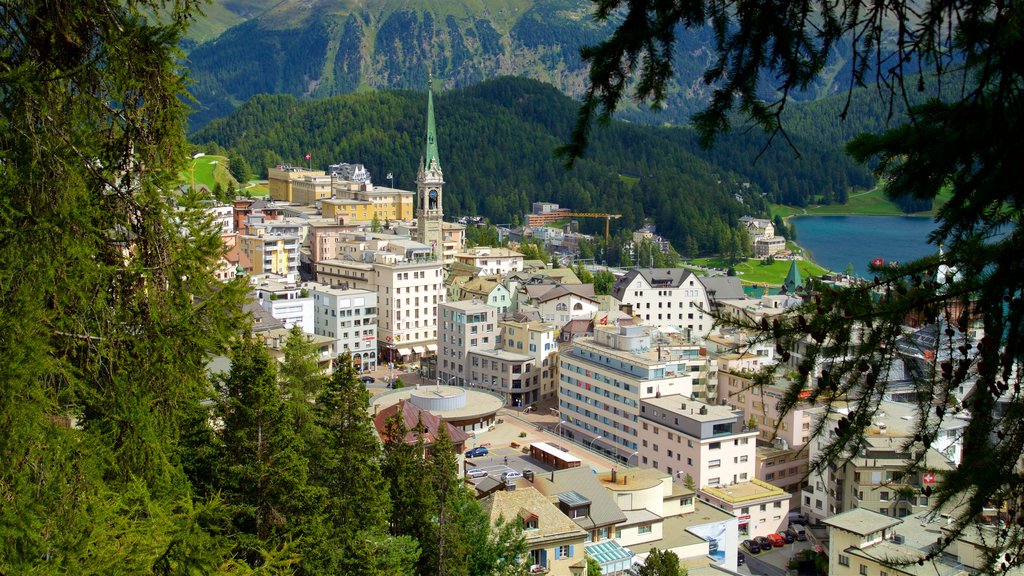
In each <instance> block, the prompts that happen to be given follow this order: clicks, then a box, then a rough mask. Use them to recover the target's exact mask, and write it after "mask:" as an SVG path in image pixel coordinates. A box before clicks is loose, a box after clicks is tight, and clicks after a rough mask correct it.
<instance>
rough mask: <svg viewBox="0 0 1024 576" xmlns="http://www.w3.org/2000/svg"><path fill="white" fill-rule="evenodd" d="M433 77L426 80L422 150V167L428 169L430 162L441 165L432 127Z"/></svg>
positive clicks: (434, 130)
mask: <svg viewBox="0 0 1024 576" xmlns="http://www.w3.org/2000/svg"><path fill="white" fill-rule="evenodd" d="M433 88H434V78H433V76H431V77H430V79H429V80H428V81H427V145H426V148H425V149H424V151H423V167H424V168H427V169H429V168H430V163H431V162H436V163H437V167H438V168H440V167H441V159H440V158H439V157H438V155H437V129H436V128H435V127H434V93H433Z"/></svg>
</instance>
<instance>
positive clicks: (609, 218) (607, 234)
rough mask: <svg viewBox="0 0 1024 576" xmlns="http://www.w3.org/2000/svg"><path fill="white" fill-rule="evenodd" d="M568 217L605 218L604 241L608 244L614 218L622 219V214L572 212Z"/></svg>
mask: <svg viewBox="0 0 1024 576" xmlns="http://www.w3.org/2000/svg"><path fill="white" fill-rule="evenodd" d="M566 216H572V217H575V218H604V241H605V242H608V240H609V239H611V234H610V232H609V230H610V227H611V226H610V225H611V222H612V218H615V219H618V218H622V214H605V213H604V212H570V213H569V214H566Z"/></svg>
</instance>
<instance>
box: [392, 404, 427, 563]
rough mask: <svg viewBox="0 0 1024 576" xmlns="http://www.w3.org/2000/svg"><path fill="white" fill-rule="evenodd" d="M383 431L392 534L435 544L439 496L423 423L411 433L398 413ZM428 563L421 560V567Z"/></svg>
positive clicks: (420, 542)
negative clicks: (428, 456)
mask: <svg viewBox="0 0 1024 576" xmlns="http://www.w3.org/2000/svg"><path fill="white" fill-rule="evenodd" d="M384 428H385V429H384V434H383V436H384V438H383V440H384V462H383V465H382V466H381V469H382V471H383V474H384V477H385V478H386V479H387V481H388V490H389V493H390V495H391V517H390V518H389V525H390V530H391V534H392V535H393V536H409V537H412V538H413V539H414V540H415V541H416V542H417V543H419V545H420V546H421V548H424V549H425V548H426V547H427V546H432V545H433V544H432V543H433V542H434V538H435V534H434V532H435V528H434V526H435V522H436V520H437V518H436V516H435V514H436V511H437V494H436V493H435V492H434V485H433V482H432V480H431V479H432V475H431V473H430V469H429V468H428V466H427V461H426V459H425V457H424V455H425V454H426V446H425V445H424V441H423V432H424V428H423V424H422V422H418V423H417V425H416V426H415V427H414V428H413V430H412V431H411V432H412V434H410V430H409V429H408V428H407V427H406V426H405V422H404V421H403V420H402V417H401V414H400V413H397V414H395V415H394V416H393V417H391V418H389V419H388V420H387V421H386V423H385V427H384ZM429 561H430V560H426V561H425V560H422V557H421V560H420V563H419V566H422V565H423V563H424V562H429Z"/></svg>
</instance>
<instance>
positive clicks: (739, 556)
mask: <svg viewBox="0 0 1024 576" xmlns="http://www.w3.org/2000/svg"><path fill="white" fill-rule="evenodd" d="M736 563H737V564H739V565H740V566H743V565H744V564H746V563H747V555H746V554H744V553H743V550H737V551H736Z"/></svg>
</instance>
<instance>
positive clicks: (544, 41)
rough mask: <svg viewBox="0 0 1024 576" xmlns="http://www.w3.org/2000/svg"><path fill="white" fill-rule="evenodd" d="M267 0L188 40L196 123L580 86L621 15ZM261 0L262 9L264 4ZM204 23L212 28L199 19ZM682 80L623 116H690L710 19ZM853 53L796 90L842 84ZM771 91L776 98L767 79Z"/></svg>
mask: <svg viewBox="0 0 1024 576" xmlns="http://www.w3.org/2000/svg"><path fill="white" fill-rule="evenodd" d="M268 4H269V2H267V1H266V0H244V1H243V0H214V2H213V5H212V7H211V8H210V9H209V10H208V12H210V13H211V14H221V15H222V18H221V19H220V20H218V21H217V23H216V25H218V26H219V25H224V24H226V23H227V22H228V21H229V20H230V18H227V17H224V16H223V14H224V13H227V14H228V15H233V17H235V18H239V19H243V18H244V20H243V21H240V22H239V23H237V24H236V25H234V26H232V27H231V28H229V29H227V30H226V31H224V32H223V33H222V34H220V35H219V36H217V37H216V38H214V39H212V40H209V41H206V42H203V43H201V44H198V45H195V46H192V45H191V44H190V45H189V47H190V48H191V51H190V52H189V54H188V63H187V66H188V69H189V71H190V73H191V76H192V78H193V79H194V80H195V83H194V84H193V86H192V94H193V96H195V98H196V99H197V101H198V104H197V106H196V111H195V113H194V114H193V116H192V118H191V126H192V129H193V130H195V129H198V128H201V127H202V126H204V125H205V124H206V123H207V122H209V121H210V120H212V119H214V118H219V117H222V116H224V115H226V114H228V113H229V112H230V111H231V110H233V109H234V108H235V107H237V106H239V105H240V104H241V103H242V102H245V101H246V100H248V99H249V98H250V97H251V96H254V95H256V94H291V95H293V96H296V97H299V98H323V97H330V96H335V95H339V94H347V93H350V92H357V91H367V90H372V89H396V88H397V89H415V90H423V89H424V88H425V87H426V84H427V77H428V75H429V74H433V76H434V77H435V79H436V82H437V83H439V84H440V85H442V86H444V87H446V88H453V87H463V86H469V85H472V84H474V83H476V82H479V81H480V80H483V79H485V78H494V77H497V76H501V75H511V76H522V77H528V78H533V79H536V80H541V81H543V82H547V83H549V84H551V85H553V86H555V87H557V88H558V89H559V90H561V91H562V92H563V93H565V94H568V95H571V96H578V95H579V94H581V92H582V90H583V88H584V86H585V79H586V69H585V68H584V65H583V62H582V60H581V59H580V56H579V50H580V48H581V47H582V46H586V45H593V44H596V43H598V42H600V41H601V40H603V39H605V38H607V37H608V36H609V35H610V34H611V32H612V30H613V28H614V26H615V25H616V24H617V23H618V21H617V20H615V18H614V16H613V18H612V19H611V21H610V22H607V23H597V22H596V21H595V20H594V18H593V10H594V5H593V3H592V2H590V1H589V0H376V1H373V0H362V1H360V0H305V1H283V2H279V3H277V4H274V5H272V6H269V7H267V5H268ZM260 10H262V11H260ZM200 27H206V28H211V27H215V26H213V25H211V24H210V23H200ZM677 38H678V41H677V42H678V44H677V50H676V57H675V59H674V62H673V66H674V70H675V72H676V80H675V81H674V83H673V84H672V85H671V86H670V87H669V90H668V99H667V101H666V103H665V105H664V106H663V107H662V108H661V109H660V110H659V111H657V113H654V112H652V111H651V110H649V109H647V108H645V107H642V106H637V105H636V104H634V103H632V102H625V103H624V108H623V110H622V111H621V112H620V114H619V117H620V118H623V119H627V120H630V121H638V122H644V123H655V124H660V123H668V124H688V123H689V115H690V114H691V113H692V112H695V111H697V110H699V109H700V108H701V107H702V106H703V105H704V103H705V102H706V100H707V98H708V96H709V88H708V87H707V86H705V85H704V84H703V82H702V80H701V76H702V74H703V72H704V70H705V69H706V68H707V67H708V65H709V64H710V63H711V59H712V56H713V46H714V43H713V37H712V33H711V31H710V29H707V28H705V29H699V30H685V29H682V28H681V29H680V30H679V31H678V33H677ZM846 63H847V62H846V58H844V57H843V55H842V54H841V53H839V52H837V53H836V55H835V62H834V63H833V65H832V66H830V67H829V71H830V74H829V75H828V76H827V77H826V78H823V79H822V81H821V82H820V83H819V84H817V85H814V86H811V87H809V88H808V89H807V90H806V91H804V92H803V93H801V94H795V95H793V97H796V98H798V99H814V98H818V97H821V96H824V95H828V94H831V93H833V92H835V91H837V90H841V89H842V88H843V86H844V84H843V81H844V79H847V78H848V76H849V74H847V73H845V72H844V70H845V65H846ZM765 95H766V97H771V96H772V90H771V87H770V83H769V82H768V81H766V82H765Z"/></svg>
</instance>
